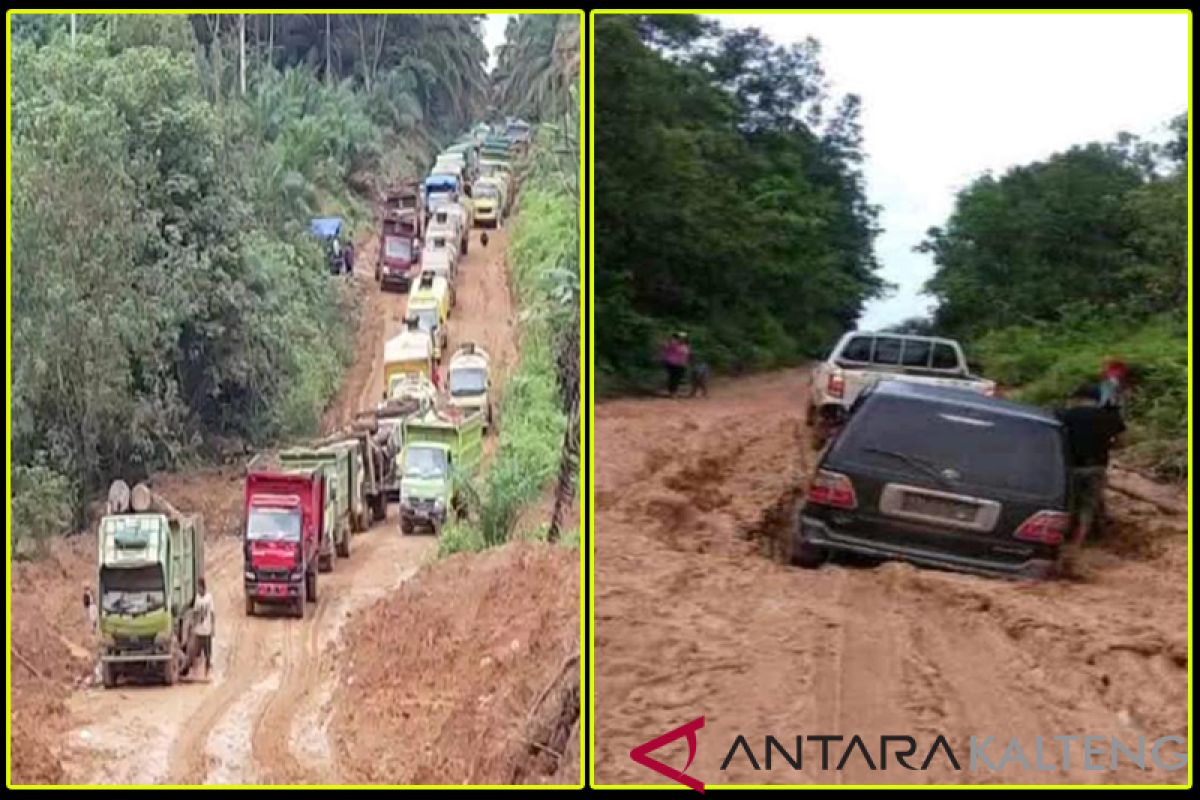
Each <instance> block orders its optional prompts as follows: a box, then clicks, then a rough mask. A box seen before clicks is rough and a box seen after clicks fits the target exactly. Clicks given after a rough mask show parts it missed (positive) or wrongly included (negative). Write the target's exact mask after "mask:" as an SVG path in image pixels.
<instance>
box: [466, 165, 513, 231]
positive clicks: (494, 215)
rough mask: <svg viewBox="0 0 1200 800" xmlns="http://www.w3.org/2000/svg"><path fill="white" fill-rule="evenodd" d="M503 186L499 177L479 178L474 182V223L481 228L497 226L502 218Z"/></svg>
mask: <svg viewBox="0 0 1200 800" xmlns="http://www.w3.org/2000/svg"><path fill="white" fill-rule="evenodd" d="M504 194H505V193H504V186H503V184H502V183H501V181H500V179H499V178H496V177H488V178H480V179H479V180H478V181H476V182H475V195H474V197H473V199H474V201H475V224H476V225H478V226H479V227H483V228H498V227H500V222H501V220H502V219H503V218H504V210H505V196H504Z"/></svg>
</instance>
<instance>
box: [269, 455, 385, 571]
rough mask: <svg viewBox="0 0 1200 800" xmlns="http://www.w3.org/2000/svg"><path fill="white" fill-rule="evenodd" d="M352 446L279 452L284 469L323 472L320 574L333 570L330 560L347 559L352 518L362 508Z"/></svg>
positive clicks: (358, 468)
mask: <svg viewBox="0 0 1200 800" xmlns="http://www.w3.org/2000/svg"><path fill="white" fill-rule="evenodd" d="M355 453H356V447H355V445H354V444H353V443H352V442H348V443H345V444H343V445H329V446H326V447H291V448H288V449H287V450H283V451H281V452H280V453H279V463H280V464H281V465H282V466H283V467H284V468H285V469H292V470H300V471H304V470H311V469H320V470H322V471H324V473H325V484H326V486H327V487H328V488H327V492H328V495H329V496H328V498H327V502H326V515H325V516H326V520H327V527H326V531H325V532H324V533H325V536H323V537H322V538H321V550H320V555H319V556H318V558H317V567H318V568H319V569H320V570H321V571H322V572H329V571H330V570H331V569H333V557H334V553H336V554H337V555H338V556H339V557H341V558H349V557H350V537H351V535H352V533H353V531H354V530H356V529H357V528H358V525H359V521H356V520H355V519H354V517H355V515H356V514H358V513H360V512H361V510H362V509H364V508H365V507H366V501H365V498H364V496H363V487H362V465H361V462H357V463H356V459H355Z"/></svg>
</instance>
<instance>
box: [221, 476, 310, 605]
mask: <svg viewBox="0 0 1200 800" xmlns="http://www.w3.org/2000/svg"><path fill="white" fill-rule="evenodd" d="M256 463H257V462H256V461H252V462H251V468H250V471H249V472H248V474H247V475H246V496H245V509H244V517H243V520H244V522H243V526H242V537H243V541H242V547H243V553H244V556H245V575H244V588H245V599H246V614H247V616H253V615H254V613H255V611H256V610H257V605H258V604H267V605H280V604H282V605H284V606H286V607H287V609H288V610H289V611H290V612H291V614H292V616H296V617H302V616H304V604H305V602H306V601H307V602H310V603H315V602H316V600H317V570H318V567H319V562H320V551H321V544H322V542H323V540H324V539H325V538H326V532H327V530H328V526H329V523H330V522H332V520H331V519H329V518H327V515H326V509H327V508H328V506H327V495H328V494H329V493H330V491H331V490H332V487H331V486H327V481H326V476H325V473H324V471H323V470H321V469H290V470H285V469H256Z"/></svg>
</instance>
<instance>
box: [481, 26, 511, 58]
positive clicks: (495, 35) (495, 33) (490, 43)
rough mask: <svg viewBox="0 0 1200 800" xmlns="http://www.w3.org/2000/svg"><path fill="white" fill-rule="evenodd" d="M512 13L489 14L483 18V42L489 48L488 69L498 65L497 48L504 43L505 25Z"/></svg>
mask: <svg viewBox="0 0 1200 800" xmlns="http://www.w3.org/2000/svg"><path fill="white" fill-rule="evenodd" d="M511 16H512V14H487V15H485V16H484V19H483V43H484V44H485V45H487V49H488V69H489V70H491V69H492V68H493V67H494V66H496V49H497V48H499V47H500V45H502V44H504V27H505V26H506V25H508V18H509V17H511Z"/></svg>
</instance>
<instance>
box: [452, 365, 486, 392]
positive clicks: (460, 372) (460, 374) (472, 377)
mask: <svg viewBox="0 0 1200 800" xmlns="http://www.w3.org/2000/svg"><path fill="white" fill-rule="evenodd" d="M486 389H487V371H486V370H483V369H479V368H477V367H468V368H459V369H452V370H450V394H452V395H454V396H455V397H462V396H464V395H473V394H483V392H484V391H485V390H486Z"/></svg>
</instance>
